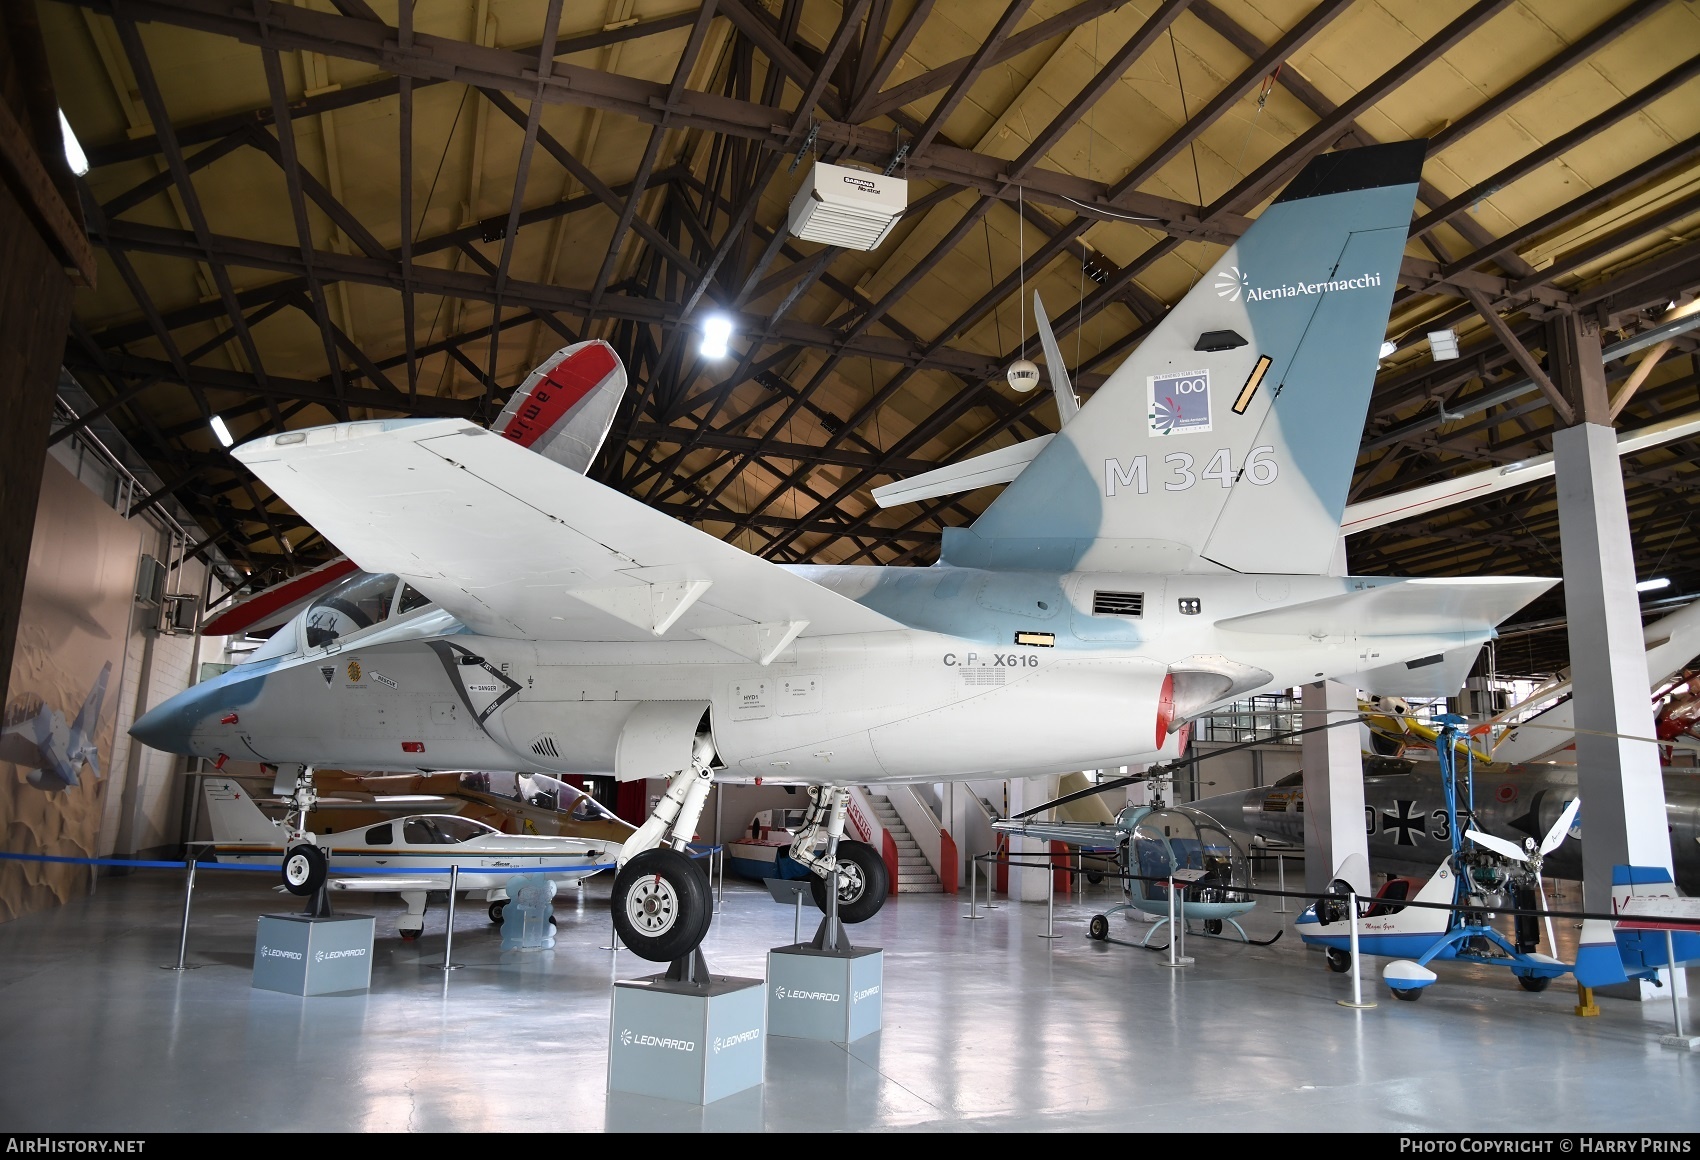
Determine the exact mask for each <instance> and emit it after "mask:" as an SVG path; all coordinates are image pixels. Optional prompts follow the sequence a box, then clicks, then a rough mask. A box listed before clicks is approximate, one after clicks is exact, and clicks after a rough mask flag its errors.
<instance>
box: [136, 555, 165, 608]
mask: <svg viewBox="0 0 1700 1160" xmlns="http://www.w3.org/2000/svg"><path fill="white" fill-rule="evenodd" d="M164 597H165V565H164V564H161V563H160V562H159V561H158V560H156V559H154V558H153V557H152V556H150V555H148V554H147V553H146V552H143V553H142V560H141V563H140V564H139V565H137V567H136V603H137V604H146V605H150V606H153V607H158V606H159V602H160V601H161V600H162V599H164Z"/></svg>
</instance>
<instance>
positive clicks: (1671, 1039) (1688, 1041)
mask: <svg viewBox="0 0 1700 1160" xmlns="http://www.w3.org/2000/svg"><path fill="white" fill-rule="evenodd" d="M1674 943H1675V940H1674V939H1672V938H1671V932H1670V927H1668V926H1667V927H1666V928H1665V970H1666V971H1668V972H1669V973H1670V1014H1671V1019H1672V1021H1673V1025H1672V1027H1671V1032H1672V1034H1670V1035H1661V1036H1659V1042H1660V1043H1662V1044H1664V1045H1665V1046H1666V1047H1680V1048H1681V1049H1682V1050H1684V1051H1693V1050H1695V1049H1696V1048H1697V1047H1700V1038H1693V1037H1690V1036H1689V1035H1688V1033H1687V1032H1685V1031H1683V1029H1682V1000H1681V999H1678V998H1677V997H1676V973H1677V971H1679V970H1681V969H1682V968H1680V967H1678V966H1677V965H1676V948H1675V946H1674Z"/></svg>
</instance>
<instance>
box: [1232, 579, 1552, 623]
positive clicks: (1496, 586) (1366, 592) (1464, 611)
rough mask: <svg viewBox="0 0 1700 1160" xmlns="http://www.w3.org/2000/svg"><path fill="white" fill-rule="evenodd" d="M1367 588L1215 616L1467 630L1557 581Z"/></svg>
mask: <svg viewBox="0 0 1700 1160" xmlns="http://www.w3.org/2000/svg"><path fill="white" fill-rule="evenodd" d="M1354 583H1364V584H1366V585H1369V586H1366V587H1365V588H1363V589H1361V590H1358V591H1354V592H1344V593H1341V594H1340V595H1338V596H1329V597H1326V598H1324V599H1322V600H1311V601H1307V602H1306V603H1303V604H1291V605H1288V606H1286V607H1284V608H1272V609H1269V610H1268V611H1265V612H1253V613H1249V614H1247V615H1245V616H1230V617H1228V618H1227V619H1225V620H1218V621H1217V622H1216V627H1217V628H1225V629H1229V630H1230V631H1233V632H1257V633H1274V634H1280V635H1283V636H1285V635H1294V636H1312V637H1324V636H1348V635H1351V634H1352V633H1356V632H1366V633H1367V632H1373V633H1374V635H1376V636H1378V637H1385V636H1440V635H1458V636H1468V635H1472V634H1477V633H1491V632H1492V631H1493V629H1494V627H1495V626H1496V625H1498V624H1499V623H1500V622H1501V621H1503V620H1505V618H1506V617H1508V616H1510V615H1511V614H1512V613H1514V612H1516V611H1517V610H1518V609H1519V608H1522V607H1523V606H1524V605H1525V604H1527V603H1529V601H1531V600H1533V599H1535V597H1537V596H1539V595H1540V594H1541V593H1543V592H1545V591H1546V590H1547V589H1549V588H1551V587H1552V586H1553V585H1554V584H1557V583H1558V581H1557V580H1548V579H1545V578H1539V577H1523V576H1484V577H1479V578H1475V579H1465V580H1453V579H1448V580H1440V579H1427V578H1417V579H1412V580H1391V581H1380V580H1369V581H1355V582H1354Z"/></svg>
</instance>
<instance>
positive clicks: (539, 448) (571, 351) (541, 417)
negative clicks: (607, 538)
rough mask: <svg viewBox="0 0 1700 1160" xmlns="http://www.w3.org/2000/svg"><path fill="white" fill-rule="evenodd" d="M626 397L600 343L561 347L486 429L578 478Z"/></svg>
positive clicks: (616, 360)
mask: <svg viewBox="0 0 1700 1160" xmlns="http://www.w3.org/2000/svg"><path fill="white" fill-rule="evenodd" d="M625 393H626V368H625V366H624V364H622V363H621V362H620V356H619V355H617V354H615V353H614V348H613V347H611V346H609V345H608V344H607V343H605V342H603V341H602V340H600V339H595V340H593V341H590V342H578V343H574V344H573V345H572V346H568V347H563V348H561V349H560V350H558V351H556V352H555V353H554V354H552V355H550V356H549V357H548V358H546V359H544V360H543V361H542V362H541V363H539V364H538V366H537V369H536V370H534V371H532V372H531V374H530V375H529V376H527V378H526V380H525V382H524V383H523V384H521V385H520V388H519V390H517V391H515V392H514V393H513V397H512V398H511V399H509V400H508V405H507V406H506V407H503V408H502V413H501V415H500V416H498V417H497V419H496V421H495V422H494V423H492V424H491V425H490V430H492V431H494V432H495V433H496V434H498V435H501V436H503V437H504V438H507V439H511V440H513V441H514V442H515V443H518V444H519V445H520V446H521V447H526V448H529V449H530V450H532V451H535V452H537V453H538V454H539V455H542V456H544V457H545V458H547V459H553V460H554V461H555V462H556V463H559V464H561V465H562V466H563V467H569V468H571V469H572V470H574V471H576V472H578V473H579V474H580V475H582V474H584V473H585V472H586V471H588V470H590V465H591V463H592V462H593V461H594V460H595V459H596V453H597V452H599V451H600V450H602V441H603V440H604V439H606V438H607V437H608V428H609V427H611V426H613V423H614V413H615V412H616V411H618V410H619V408H620V400H621V398H623V397H624V396H625Z"/></svg>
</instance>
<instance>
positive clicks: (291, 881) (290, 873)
mask: <svg viewBox="0 0 1700 1160" xmlns="http://www.w3.org/2000/svg"><path fill="white" fill-rule="evenodd" d="M326 865H327V860H326V858H325V852H324V851H323V850H321V849H319V848H318V847H317V846H315V845H313V844H312V843H310V842H301V843H299V844H297V845H294V846H291V847H290V848H289V849H288V850H287V851H285V852H284V855H283V886H284V889H286V890H288V891H289V892H290V893H291V894H298V895H300V896H301V897H303V898H306V897H309V896H311V895H314V894H317V893H318V892H319V887H321V886H323V885H324V884H325V870H326Z"/></svg>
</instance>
